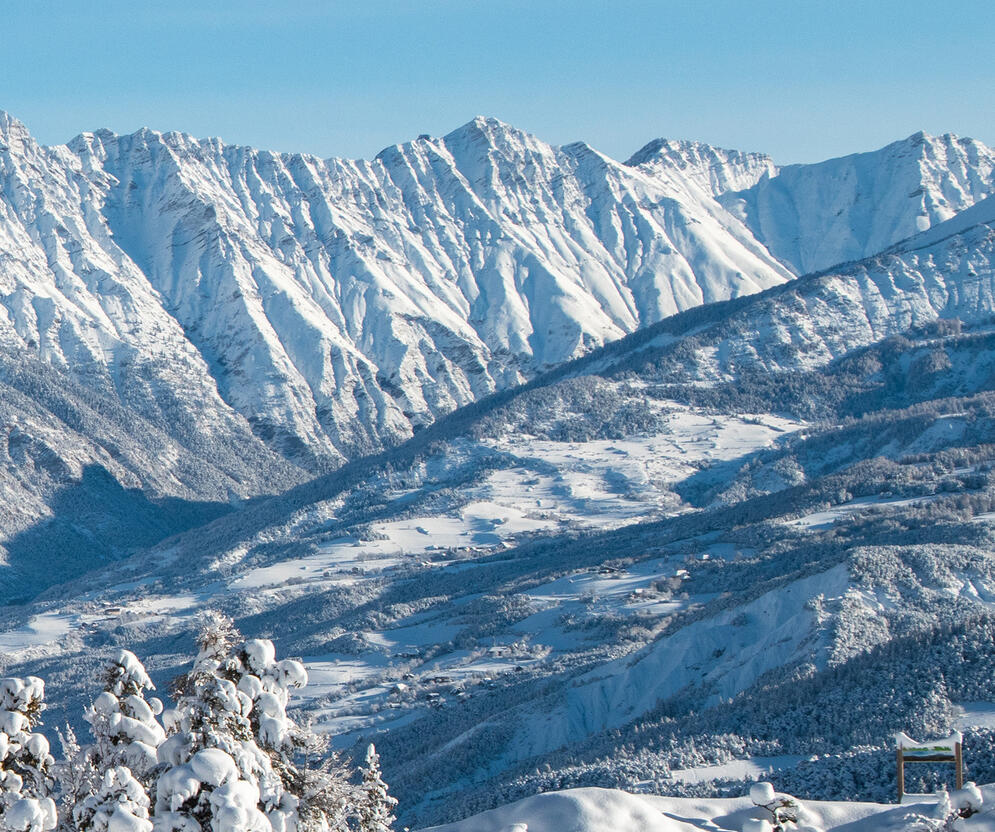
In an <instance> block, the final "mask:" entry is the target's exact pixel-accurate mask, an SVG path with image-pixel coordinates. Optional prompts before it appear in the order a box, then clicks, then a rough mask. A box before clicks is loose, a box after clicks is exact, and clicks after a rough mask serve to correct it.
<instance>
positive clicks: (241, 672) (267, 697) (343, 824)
mask: <svg viewBox="0 0 995 832" xmlns="http://www.w3.org/2000/svg"><path fill="white" fill-rule="evenodd" d="M236 655H237V659H238V664H237V666H236V669H237V673H238V681H237V685H238V689H239V690H240V691H241V692H243V693H245V694H246V695H247V696H249V697H250V698H251V699H252V703H253V708H252V711H251V712H250V715H249V721H250V723H251V724H252V728H253V732H254V734H255V736H256V739H257V741H258V743H259V745H260V747H262V748H263V749H264V750H265V751H266V753H267V754H269V756H270V760H271V763H272V766H273V769H274V770H275V771H276V772H277V773H278V774H279V775H280V779H281V780H282V782H283V785H284V788H285V789H286V790H287V791H288V792H289V793H290V794H291V795H293V796H294V797H295V798H296V799H297V801H298V807H297V808H298V812H297V822H298V826H299V828H300V830H301V832H324V830H329V829H330V830H333V832H337V830H340V829H342V830H344V829H346V828H347V817H348V816H349V814H350V806H351V804H352V802H353V797H354V792H355V789H354V787H353V786H352V785H351V784H350V783H349V775H348V773H347V772H346V770H345V768H344V767H343V766H342V765H341V763H340V762H339V760H338V757H337V755H335V754H334V753H332V752H331V751H330V749H329V745H328V741H327V738H325V737H322V736H320V735H318V734H317V733H315V732H314V731H313V730H312V729H311V727H310V725H307V724H304V725H300V724H297V723H296V722H295V721H294V720H293V719H291V718H290V717H289V716H288V715H287V710H286V709H287V704H288V702H289V699H290V688H292V687H293V688H302V687H304V686H305V685H306V684H307V671H306V670H305V669H304V666H303V665H302V664H301V663H300V662H299V661H296V660H294V659H283V660H282V661H277V659H276V649H275V648H274V646H273V642H272V641H269V640H268V639H249V640H247V641H246V642H245V643H244V644H243V645H242V647H241V649H240V650H239V651H238V653H237V654H236Z"/></svg>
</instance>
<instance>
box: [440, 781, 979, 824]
mask: <svg viewBox="0 0 995 832" xmlns="http://www.w3.org/2000/svg"><path fill="white" fill-rule="evenodd" d="M982 794H983V796H984V798H985V803H986V804H987V803H989V802H991V801H992V800H993V799H995V788H993V787H991V786H986V787H984V788H983V789H982ZM935 805H936V798H935V797H934V796H933V795H926V796H923V797H921V798H920V799H919V800H918V801H915V800H913V799H909V800H908V801H907V803H906V804H905V805H902V806H889V805H887V804H878V803H846V802H843V801H839V802H830V801H804V802H803V804H802V806H803V809H804V812H805V815H806V821H805V822H806V823H807V824H808V825H809V828H813V829H823V830H825V832H832V830H840V832H843V830H846V832H890V831H891V830H907V829H916V828H918V829H929V828H933V827H932V826H927V825H925V824H926V823H928V822H929V819H931V818H932V814H933V811H934V808H935ZM763 817H764V814H763V812H762V811H760V810H758V809H757V807H755V806H754V805H753V804H752V803H751V802H750V800H749V799H748V798H738V799H737V798H727V799H718V798H700V799H691V798H666V797H657V796H655V795H642V794H629V793H627V792H623V791H618V790H615V789H569V790H566V791H562V792H550V793H547V794H540V795H536V796H535V797H530V798H526V799H525V800H521V801H519V802H517V803H514V804H512V805H509V806H502V807H500V808H498V809H492V810H491V811H489V812H483V813H481V814H479V815H474V816H473V817H470V818H467V819H466V820H464V821H460V822H459V823H453V824H449V825H446V826H434V827H432V832H566V831H567V830H569V832H696V830H701V829H710V830H714V832H740V830H741V829H744V828H745V827H744V823H747V822H749V821H750V820H751V819H760V818H763ZM768 817H769V815H768ZM936 828H939V827H936ZM956 828H957V829H964V830H978V832H982V830H992V829H995V814H993V813H992V812H991V811H990V810H988V811H984V810H983V811H982V812H981V813H980V814H978V815H975V816H974V817H972V818H970V819H969V820H966V821H959V822H958V826H957V827H956ZM426 832H428V830H426Z"/></svg>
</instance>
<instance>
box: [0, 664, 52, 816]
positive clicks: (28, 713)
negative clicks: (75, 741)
mask: <svg viewBox="0 0 995 832" xmlns="http://www.w3.org/2000/svg"><path fill="white" fill-rule="evenodd" d="M44 708H45V683H44V682H43V681H42V680H41V679H39V678H38V677H37V676H28V677H26V678H24V679H18V678H7V679H0V828H2V829H4V830H11V832H47V830H50V829H54V828H55V826H56V823H57V821H58V818H57V815H56V808H55V802H54V801H53V800H52V798H51V796H50V793H51V787H52V779H51V775H50V769H51V766H52V764H53V762H54V760H53V758H52V755H51V754H49V747H48V740H47V739H45V737H44V736H43V735H42V734H37V733H34V732H33V731H32V730H31V729H32V728H34V727H36V726H37V725H38V724H39V723H40V722H41V712H42V711H43V710H44Z"/></svg>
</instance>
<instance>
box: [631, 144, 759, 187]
mask: <svg viewBox="0 0 995 832" xmlns="http://www.w3.org/2000/svg"><path fill="white" fill-rule="evenodd" d="M626 164H627V165H632V166H633V167H639V168H640V169H641V170H644V171H646V172H647V173H650V174H653V175H654V176H658V177H661V178H666V179H669V180H670V181H673V182H685V183H686V182H693V183H694V184H695V185H697V186H698V187H699V188H701V189H702V190H703V191H705V192H706V193H708V194H711V195H712V196H714V197H718V196H721V195H722V194H724V193H727V192H729V191H745V190H746V189H747V188H752V187H753V186H754V185H756V184H757V183H758V182H759V181H760V180H762V179H768V178H770V177H772V176H776V175H777V173H778V168H777V165H775V164H774V160H773V159H771V158H770V156H768V155H767V154H765V153H743V152H742V151H739V150H726V149H725V148H722V147H713V146H712V145H708V144H703V143H702V142H692V141H678V140H674V139H654V140H653V141H651V142H649V144H647V145H645V146H644V147H642V148H641V149H639V150H638V151H636V152H635V153H634V154H633V155H632V156H631V157H630V158H629V159H628V161H627V162H626Z"/></svg>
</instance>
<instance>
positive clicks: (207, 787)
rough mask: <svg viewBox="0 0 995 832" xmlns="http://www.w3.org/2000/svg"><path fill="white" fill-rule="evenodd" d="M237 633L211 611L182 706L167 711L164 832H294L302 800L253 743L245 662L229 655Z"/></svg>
mask: <svg viewBox="0 0 995 832" xmlns="http://www.w3.org/2000/svg"><path fill="white" fill-rule="evenodd" d="M236 638H237V631H236V630H235V628H234V625H233V624H232V621H231V619H230V618H228V617H227V616H224V615H222V614H221V613H218V612H210V613H207V614H206V615H205V616H204V618H203V620H202V626H201V630H200V633H199V635H198V645H199V647H200V652H199V653H198V655H197V658H196V659H195V660H194V665H193V669H192V670H191V671H190V673H188V674H187V675H186V676H185V677H184V678H183V679H181V680H180V682H179V684H178V686H177V706H176V708H175V709H173V710H170V711H166V712H165V713H164V714H163V721H164V723H165V725H166V731H167V734H168V735H169V736H167V738H166V740H165V742H163V743H162V744H161V745H160V746H159V750H158V759H159V762H160V764H161V765H163V766H164V767H165V770H164V771H163V772H162V773H161V774H160V775H159V777H158V779H157V780H156V785H155V789H156V803H155V817H154V823H155V828H156V830H157V831H158V832H196V830H208V829H210V830H213V832H293V830H295V829H296V818H297V812H296V809H297V800H296V799H295V798H294V797H293V796H292V795H290V794H289V793H288V792H286V790H285V789H284V788H283V783H282V782H281V779H280V777H279V775H278V774H277V773H276V772H275V771H274V770H273V766H272V763H271V760H270V757H269V755H268V754H267V753H266V752H265V751H263V750H262V749H261V748H260V747H259V745H258V743H257V742H256V740H255V736H254V732H253V728H252V723H251V722H250V720H249V714H250V713H251V711H252V699H251V698H250V697H249V696H248V695H247V694H245V693H243V692H242V691H240V690H238V689H237V688H236V686H235V681H234V680H236V679H238V678H239V676H240V662H239V661H238V659H237V658H235V657H234V656H232V655H231V654H230V651H231V648H232V646H233V644H234V643H235V640H236Z"/></svg>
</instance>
